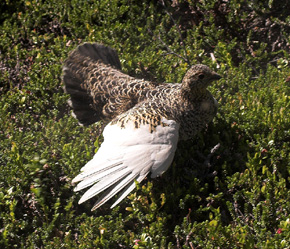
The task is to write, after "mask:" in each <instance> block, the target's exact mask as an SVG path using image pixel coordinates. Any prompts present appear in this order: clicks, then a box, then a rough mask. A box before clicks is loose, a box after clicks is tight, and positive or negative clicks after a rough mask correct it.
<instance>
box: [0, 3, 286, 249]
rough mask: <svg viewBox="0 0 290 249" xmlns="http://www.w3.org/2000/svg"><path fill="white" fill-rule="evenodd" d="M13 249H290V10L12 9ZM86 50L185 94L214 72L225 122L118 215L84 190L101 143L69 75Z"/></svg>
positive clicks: (8, 10) (5, 172)
mask: <svg viewBox="0 0 290 249" xmlns="http://www.w3.org/2000/svg"><path fill="white" fill-rule="evenodd" d="M0 12H1V15H0V38H1V39H0V92H1V95H0V117H1V122H0V140H1V142H0V168H1V174H0V247H1V248H190V249H191V248H289V247H290V183H289V180H290V178H289V177H290V158H289V157H290V156H289V155H290V113H289V112H290V77H289V76H290V69H289V64H290V58H289V52H290V36H289V34H290V17H289V14H290V4H289V2H288V1H282V2H281V1H278V0H270V1H250V0H246V1H244V0H234V1H223V0H209V1H203V0H191V1H190V0H187V1H186V0H174V1H169V0H155V1H153V0H151V1H150V0H147V1H139V0H130V1H129V0H122V1H118V0H102V1H93V0H88V1H85V0H81V1H79V0H64V1H56V0H51V1H40V0H18V1H10V0H3V1H0ZM82 42H101V43H103V44H106V45H109V46H112V47H114V48H115V49H116V50H117V51H118V54H119V57H120V60H121V63H122V67H123V71H124V72H125V73H127V74H130V75H132V76H135V77H139V78H145V79H147V80H152V81H156V82H181V80H182V77H183V75H184V73H185V72H186V70H187V69H188V68H189V66H190V65H193V64H197V63H202V64H206V65H208V66H210V67H211V68H212V69H214V70H215V71H217V72H218V73H219V74H220V75H222V76H223V78H222V79H221V80H220V81H218V82H217V83H215V84H214V85H212V86H211V87H210V91H211V92H212V93H213V95H214V96H215V97H216V99H217V100H218V102H219V111H218V114H217V116H216V118H215V119H214V121H213V122H212V123H211V124H210V125H208V127H207V128H206V129H204V130H203V131H202V132H200V133H199V134H198V135H197V136H196V137H195V138H194V139H193V140H191V141H188V142H181V143H180V144H179V147H178V150H177V152H176V156H175V159H174V162H173V164H172V165H171V167H170V168H169V169H168V171H167V172H166V173H165V174H164V175H163V176H162V177H160V178H158V179H155V180H151V179H150V177H149V178H148V179H147V180H146V181H145V182H144V183H143V184H140V185H138V187H137V190H136V191H134V192H133V193H132V194H130V196H129V197H128V198H126V199H125V200H124V201H123V202H122V203H121V204H120V205H119V206H118V207H116V208H114V209H112V210H111V209H109V207H110V203H108V204H105V205H104V206H102V207H101V208H100V209H98V210H97V211H96V212H91V211H90V209H91V207H92V205H93V204H94V201H95V200H90V201H88V202H87V203H84V204H82V205H78V204H77V202H78V200H79V198H80V196H81V194H82V193H74V192H73V186H72V184H71V180H72V179H73V178H74V177H75V176H76V175H77V174H78V172H79V170H80V168H81V167H82V166H83V165H84V164H85V163H86V162H87V161H88V160H90V159H91V158H92V156H93V155H94V153H95V151H96V150H97V149H98V147H99V145H100V144H101V142H102V136H101V135H100V134H101V130H100V127H101V124H94V125H91V126H88V127H83V126H79V124H78V123H77V120H76V119H75V118H73V117H72V116H71V110H70V108H69V107H68V105H67V100H68V95H67V94H65V93H64V92H63V88H62V87H63V84H62V82H61V68H62V64H63V62H64V60H65V58H66V57H67V55H68V53H69V52H70V51H71V50H72V49H73V48H75V47H76V46H77V45H78V44H80V43H82Z"/></svg>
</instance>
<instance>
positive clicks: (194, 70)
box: [182, 64, 221, 90]
mask: <svg viewBox="0 0 290 249" xmlns="http://www.w3.org/2000/svg"><path fill="white" fill-rule="evenodd" d="M220 78H221V76H220V75H218V74H217V73H216V72H214V71H213V70H211V69H210V68H209V67H208V66H206V65H202V64H198V65H194V66H192V67H191V68H190V69H189V70H188V71H187V73H186V74H185V76H184V78H183V80H182V83H183V84H184V85H185V87H186V88H190V89H191V90H194V89H196V90H198V89H199V90H205V89H206V88H207V87H208V86H209V85H210V83H211V82H212V81H214V80H219V79H220Z"/></svg>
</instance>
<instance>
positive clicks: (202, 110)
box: [63, 43, 220, 139]
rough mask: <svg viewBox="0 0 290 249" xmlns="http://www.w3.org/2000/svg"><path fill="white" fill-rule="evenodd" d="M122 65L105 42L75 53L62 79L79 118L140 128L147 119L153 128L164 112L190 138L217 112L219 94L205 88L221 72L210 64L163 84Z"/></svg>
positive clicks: (90, 121) (81, 48) (86, 122)
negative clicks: (126, 70)
mask: <svg viewBox="0 0 290 249" xmlns="http://www.w3.org/2000/svg"><path fill="white" fill-rule="evenodd" d="M120 70H121V65H120V62H119V58H118V55H117V53H116V52H115V50H113V49H111V48H109V47H105V46H103V45H100V44H90V43H85V44H83V45H81V46H79V47H78V48H77V49H76V50H74V51H73V52H72V53H71V54H70V56H69V58H68V59H67V60H66V62H65V66H64V75H63V79H64V82H65V89H66V91H67V92H68V93H69V94H70V95H71V106H72V107H73V109H74V112H75V114H76V117H77V118H78V119H79V121H80V123H82V124H85V125H88V124H91V123H94V122H96V121H99V120H105V121H110V120H113V123H116V122H119V123H120V124H121V125H122V126H124V125H125V123H126V120H128V119H130V120H133V121H134V122H135V124H136V125H135V126H136V127H138V126H140V124H141V123H148V124H150V125H152V128H154V126H156V125H158V124H160V120H161V117H165V118H168V119H173V120H175V121H177V122H178V123H180V125H181V127H180V134H181V137H182V139H188V138H190V137H192V136H193V135H194V134H195V133H196V132H197V131H199V130H201V129H202V128H203V127H204V126H205V124H207V123H208V122H210V121H211V120H212V119H213V117H214V116H215V114H216V111H217V106H216V102H215V99H214V98H213V97H212V95H211V93H210V92H209V91H208V90H206V88H207V86H208V85H209V84H210V83H211V82H212V81H213V80H218V79H219V78H220V76H219V75H218V74H216V73H215V72H213V71H212V70H211V69H209V68H208V67H207V66H205V65H195V66H193V67H192V68H191V69H189V70H188V72H187V73H186V75H185V77H184V79H183V81H182V84H178V83H177V84H176V83H175V84H169V83H164V84H159V85H158V84H156V83H154V82H150V81H145V80H142V79H136V78H133V77H131V76H128V75H126V74H124V73H122V72H121V71H120ZM131 108H132V109H131ZM128 110H129V111H128ZM127 111H128V112H127ZM120 114H121V115H120ZM119 115H120V116H119ZM158 120H159V121H158Z"/></svg>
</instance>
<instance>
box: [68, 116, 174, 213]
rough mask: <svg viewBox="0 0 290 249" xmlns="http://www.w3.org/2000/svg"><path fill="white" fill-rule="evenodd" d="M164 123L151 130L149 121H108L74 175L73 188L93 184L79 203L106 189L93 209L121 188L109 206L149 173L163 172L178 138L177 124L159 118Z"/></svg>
mask: <svg viewBox="0 0 290 249" xmlns="http://www.w3.org/2000/svg"><path fill="white" fill-rule="evenodd" d="M162 122H163V123H165V124H166V125H165V126H161V125H159V126H157V127H156V129H155V130H154V131H153V132H150V129H149V125H141V126H140V127H139V128H135V127H134V124H133V122H131V121H128V123H126V127H125V128H121V127H120V126H119V125H117V124H112V123H109V124H108V125H107V126H106V127H105V129H104V132H103V135H104V142H103V143H102V145H101V146H100V148H99V150H98V152H97V153H96V154H95V156H94V157H93V159H92V160H91V161H89V162H88V163H87V164H86V165H85V166H84V167H83V168H82V169H81V173H80V174H79V175H78V176H76V177H75V178H74V179H73V182H79V183H78V185H77V186H76V187H75V189H74V190H75V191H79V190H82V189H84V188H87V187H89V186H92V185H93V186H92V187H91V188H90V189H89V190H87V191H86V192H85V194H84V195H83V196H82V198H81V199H80V201H79V203H82V202H84V201H86V200H88V199H90V198H92V197H93V196H95V195H97V194H99V193H100V192H102V191H105V190H106V191H105V192H104V193H103V195H102V196H101V197H100V198H99V200H98V201H97V203H96V204H95V205H94V207H93V209H92V210H94V209H96V208H98V207H100V206H101V205H103V204H104V203H105V202H106V201H108V200H109V199H110V198H112V197H113V196H114V195H115V194H117V193H118V192H120V191H121V190H123V189H124V190H123V192H122V194H121V195H120V196H119V198H118V199H117V201H116V202H115V203H114V204H113V205H112V207H111V208H113V207H114V206H116V205H117V204H118V203H119V202H120V201H122V200H123V199H124V198H125V197H126V196H127V195H128V194H129V193H130V192H131V191H132V190H133V189H134V188H135V182H134V180H137V181H138V182H141V181H142V180H143V179H144V178H145V177H146V176H147V175H148V173H150V172H151V177H153V178H154V177H156V176H159V175H161V174H163V173H164V172H165V171H166V170H167V168H168V167H169V166H170V164H171V163H172V160H173V157H174V153H175V150H176V147H177V142H178V131H179V124H178V123H176V122H175V121H173V120H167V119H162Z"/></svg>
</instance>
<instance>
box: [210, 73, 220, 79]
mask: <svg viewBox="0 0 290 249" xmlns="http://www.w3.org/2000/svg"><path fill="white" fill-rule="evenodd" d="M221 78H222V76H220V75H219V74H217V73H213V74H212V79H213V80H220V79H221Z"/></svg>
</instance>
